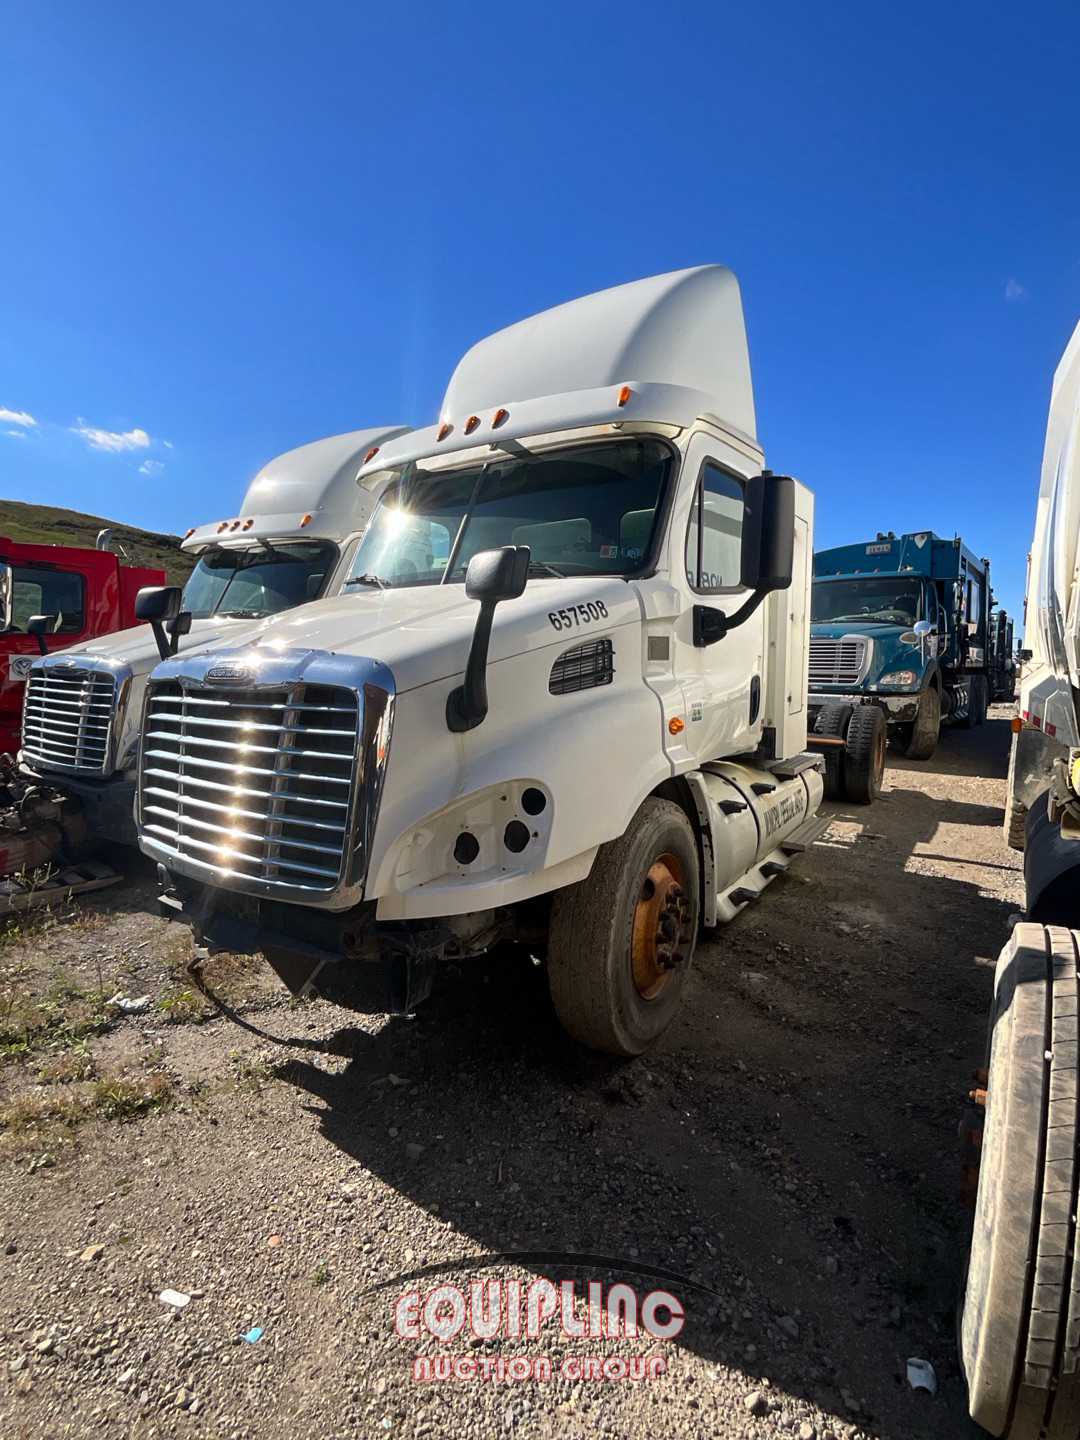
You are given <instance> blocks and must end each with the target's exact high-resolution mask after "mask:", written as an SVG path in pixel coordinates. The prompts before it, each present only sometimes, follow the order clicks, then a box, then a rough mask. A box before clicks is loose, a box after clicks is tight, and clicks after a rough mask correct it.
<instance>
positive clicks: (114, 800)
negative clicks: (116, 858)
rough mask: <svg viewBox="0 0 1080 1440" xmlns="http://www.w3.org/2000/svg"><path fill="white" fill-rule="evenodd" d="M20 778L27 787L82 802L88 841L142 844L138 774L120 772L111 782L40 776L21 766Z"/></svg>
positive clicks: (67, 776) (110, 778)
mask: <svg viewBox="0 0 1080 1440" xmlns="http://www.w3.org/2000/svg"><path fill="white" fill-rule="evenodd" d="M19 775H20V776H21V778H22V779H23V780H25V781H26V782H27V784H30V785H43V786H47V787H50V788H53V789H56V790H59V791H60V792H61V793H62V794H64V795H67V796H70V797H71V798H72V799H75V800H78V801H79V804H80V805H81V806H82V812H83V816H84V818H85V830H86V837H87V839H90V840H111V841H113V842H115V843H116V844H117V845H130V846H131V847H132V848H134V847H135V846H136V845H137V844H138V839H139V837H138V832H137V831H136V828H135V775H134V773H128V774H123V773H117V774H114V775H110V776H109V778H108V779H107V780H81V779H79V778H77V777H76V776H74V775H39V774H38V773H37V772H36V771H34V770H31V769H30V767H29V766H28V765H20V766H19Z"/></svg>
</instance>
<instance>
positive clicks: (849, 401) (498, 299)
mask: <svg viewBox="0 0 1080 1440" xmlns="http://www.w3.org/2000/svg"><path fill="white" fill-rule="evenodd" d="M1078 42H1080V7H1078V6H1077V5H1075V4H1073V3H1071V0H1037V3H1035V4H1034V5H1028V6H1018V5H1016V4H1006V3H1002V0H983V3H973V0H950V3H949V4H947V5H941V4H940V0H939V3H937V4H934V5H929V4H922V3H916V4H909V5H907V6H906V7H903V8H901V7H895V6H894V7H885V6H867V5H865V4H863V3H860V4H857V5H856V4H854V3H837V4H834V5H831V6H813V7H812V6H807V5H806V4H804V3H802V4H793V3H788V0H774V3H772V4H769V5H748V4H746V3H741V4H738V5H733V4H727V3H724V0H713V3H708V4H705V3H701V4H696V3H695V4H678V3H676V4H674V5H669V6H657V5H645V4H641V3H638V0H623V3H622V4H619V5H610V4H603V5H601V4H590V3H589V0H578V3H575V4H568V3H564V0H549V3H546V4H545V5H542V6H529V7H525V6H508V5H506V4H489V3H473V4H470V5H467V6H448V5H445V4H442V5H437V4H434V3H410V0H400V3H398V4H395V5H390V6H370V5H367V4H364V3H353V4H345V3H334V0H309V3H306V4H300V3H296V0H287V3H286V0H259V3H248V0H214V3H201V0H178V3H176V4H174V5H169V6H161V5H147V4H146V3H145V0H142V3H139V4H134V3H124V0H102V3H100V4H97V5H94V6H89V5H85V4H81V3H76V0H70V3H59V0H34V3H33V4H32V5H22V6H8V7H5V11H4V17H3V44H2V46H0V156H2V160H0V174H2V177H3V183H2V186H0V194H2V197H3V198H2V200H0V206H2V211H0V276H2V285H0V494H3V495H5V496H8V497H11V498H16V499H33V500H38V501H41V502H44V503H53V504H60V505H70V506H74V507H76V508H79V509H85V510H89V511H92V512H95V513H98V514H102V515H105V516H107V517H109V518H112V519H117V520H126V521H130V522H133V523H136V524H143V525H146V526H150V527H155V528H160V529H171V530H183V529H186V528H187V527H188V526H189V525H192V524H195V523H197V522H201V521H205V520H209V519H213V518H216V517H217V516H218V515H219V514H225V513H231V512H232V510H233V509H234V508H235V506H236V505H237V503H238V501H239V498H240V496H241V494H242V492H243V489H244V487H245V485H246V483H247V481H248V480H249V479H250V478H251V476H252V475H253V474H254V472H255V471H256V470H257V469H258V468H259V466H260V465H262V464H263V463H264V462H265V461H266V460H268V459H270V458H271V457H272V456H273V455H275V454H278V453H279V452H281V451H282V450H285V449H288V448H289V447H290V446H293V445H296V444H301V443H303V442H304V441H307V440H312V439H316V438H318V437H319V436H322V435H326V434H332V433H335V432H336V431H340V430H346V429H352V428H356V427H359V426H364V425H369V424H382V423H391V422H398V421H401V422H407V423H413V424H424V423H428V422H430V421H431V420H432V419H434V417H435V413H436V410H437V406H438V403H439V400H440V398H441V395H442V391H443V388H444V386H445V383H446V380H447V379H448V378H449V374H450V371H451V369H452V368H453V365H454V363H455V361H456V360H457V358H458V356H459V355H460V354H461V353H462V351H463V350H464V349H466V348H467V347H468V345H470V344H471V343H472V342H473V341H474V340H476V339H478V338H479V337H480V336H482V335H484V334H487V333H488V332H490V331H491V330H494V329H497V328H499V327H500V326H502V325H505V324H508V323H509V322H511V321H513V320H516V319H519V318H521V317H522V316H524V315H527V314H530V313H532V312H533V311H535V310H538V309H542V308H544V307H545V306H547V305H551V304H555V303H557V302H559V301H562V300H566V299H569V298H571V297H573V296H575V295H579V294H583V293H586V292H588V291H590V290H594V289H599V288H601V287H603V286H606V285H611V284H616V283H618V282H620V281H624V280H630V279H636V278H638V277H639V276H642V275H647V274H652V273H655V272H658V271H662V270H669V269H675V268H678V267H681V266H684V265H689V264H698V263H701V262H704V261H722V262H724V263H725V264H728V265H730V266H731V267H732V268H733V269H734V270H735V272H736V273H737V275H738V276H739V279H740V282H741V284H742V289H743V301H744V306H745V310H746V317H747V325H748V329H749V335H750V349H751V358H752V362H753V367H754V379H755V390H756V396H757V409H758V428H759V435H760V437H761V440H762V442H763V444H764V447H765V451H766V458H767V463H769V464H770V465H771V466H772V468H773V469H776V470H783V471H787V472H789V473H791V474H794V475H797V476H798V477H799V478H800V479H802V480H804V481H806V482H807V483H808V484H809V485H811V486H812V488H813V489H814V490H815V492H816V494H817V501H818V544H819V545H829V544H837V543H842V542H844V541H848V540H857V539H861V538H864V537H865V536H866V535H872V534H873V533H875V532H876V531H877V530H878V529H886V530H887V529H895V530H897V531H902V530H905V529H921V528H924V527H933V528H935V529H937V530H938V531H939V532H941V533H945V534H951V533H952V532H953V531H954V530H959V531H960V532H961V533H962V534H963V535H964V538H965V539H966V540H968V541H969V543H971V545H972V547H973V548H974V549H975V550H977V551H978V552H979V553H980V554H985V555H989V556H990V557H991V558H992V562H993V567H994V572H995V578H996V589H997V592H998V595H999V598H1000V599H1001V600H1003V601H1004V603H1005V604H1006V606H1007V607H1009V608H1010V609H1018V608H1019V604H1020V599H1021V596H1022V593H1023V581H1024V565H1025V557H1026V552H1027V547H1028V544H1029V542H1030V537H1031V532H1032V528H1033V522H1034V508H1035V498H1036V490H1037V484H1038V469H1039V462H1040V458H1041V449H1042V434H1043V427H1044V425H1045V418H1046V407H1047V403H1048V399H1049V390H1050V381H1051V376H1052V374H1053V369H1054V366H1055V365H1056V363H1057V360H1058V358H1059V356H1060V354H1061V351H1062V350H1063V348H1064V346H1065V343H1066V341H1067V339H1068V337H1069V334H1070V333H1071V331H1072V329H1073V327H1074V325H1075V324H1076V321H1077V318H1078V317H1080V185H1078V184H1077V169H1078V167H1077V153H1078V145H1077V141H1078V139H1080V90H1078V88H1077V84H1076V63H1077V51H1078ZM11 416H15V417H16V418H15V419H11V418H10V417H11ZM20 417H21V418H20ZM29 418H32V419H33V421H34V422H35V423H34V424H29V423H27V421H28V419H29Z"/></svg>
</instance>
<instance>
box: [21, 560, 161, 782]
mask: <svg viewBox="0 0 1080 1440" xmlns="http://www.w3.org/2000/svg"><path fill="white" fill-rule="evenodd" d="M102 533H103V535H104V534H105V532H102ZM165 578H166V577H165V572H164V571H163V570H151V569H149V568H147V567H144V566H141V565H122V564H121V563H120V560H119V558H118V557H117V556H116V555H114V554H113V553H112V552H111V551H109V550H106V549H97V550H86V549H79V548H76V547H75V546H70V547H69V546H67V545H23V544H19V543H17V542H16V541H14V540H7V539H4V538H3V537H0V754H3V753H5V752H6V753H8V754H11V755H14V754H15V752H16V751H17V750H18V748H19V730H20V726H21V721H22V705H23V687H24V685H25V683H26V672H27V670H28V669H29V666H30V664H31V662H32V661H33V660H36V659H37V658H38V656H39V655H40V654H41V653H42V650H41V646H42V645H43V644H44V646H45V647H46V648H47V649H48V650H63V649H65V648H66V647H67V646H68V645H74V644H76V643H77V642H78V641H80V640H92V639H93V638H94V637H95V636H96V635H108V634H111V633H112V632H113V631H114V630H126V629H128V628H129V627H130V626H132V625H135V624H137V623H138V622H137V621H136V619H135V596H136V595H137V594H138V592H139V591H140V590H141V589H142V587H143V586H144V585H164V583H165ZM35 615H44V616H48V617H49V624H48V627H47V628H48V633H47V634H45V635H43V636H41V637H40V639H39V637H38V635H36V634H31V633H29V632H28V630H27V624H28V622H29V620H30V619H31V617H32V616H35Z"/></svg>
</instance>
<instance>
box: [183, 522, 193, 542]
mask: <svg viewBox="0 0 1080 1440" xmlns="http://www.w3.org/2000/svg"><path fill="white" fill-rule="evenodd" d="M194 534H195V526H194V525H192V527H191V529H190V530H188V531H187V532H186V533H185V535H184V539H185V540H190V539H191V537H192V535H194Z"/></svg>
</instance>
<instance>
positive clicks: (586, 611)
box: [548, 600, 608, 630]
mask: <svg viewBox="0 0 1080 1440" xmlns="http://www.w3.org/2000/svg"><path fill="white" fill-rule="evenodd" d="M607 618H608V612H607V606H606V605H605V604H604V602H603V601H602V600H590V601H589V602H588V603H587V604H585V605H568V606H567V608H566V609H565V610H549V611H548V619H549V620H550V621H551V628H552V629H553V630H573V629H574V627H575V626H576V625H591V624H592V622H593V621H594V620H606V619H607Z"/></svg>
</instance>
